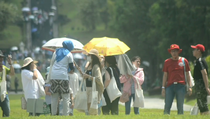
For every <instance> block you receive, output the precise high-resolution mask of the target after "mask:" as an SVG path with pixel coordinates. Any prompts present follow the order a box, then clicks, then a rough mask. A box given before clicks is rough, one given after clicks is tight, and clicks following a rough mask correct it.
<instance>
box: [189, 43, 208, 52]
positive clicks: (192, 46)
mask: <svg viewBox="0 0 210 119" xmlns="http://www.w3.org/2000/svg"><path fill="white" fill-rule="evenodd" d="M191 48H193V49H199V50H200V51H201V52H205V47H204V46H203V45H202V44H197V45H196V46H194V45H191Z"/></svg>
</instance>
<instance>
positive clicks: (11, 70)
mask: <svg viewBox="0 0 210 119" xmlns="http://www.w3.org/2000/svg"><path fill="white" fill-rule="evenodd" d="M7 62H8V64H9V65H10V76H14V75H15V70H14V68H13V66H12V56H11V55H8V58H7Z"/></svg>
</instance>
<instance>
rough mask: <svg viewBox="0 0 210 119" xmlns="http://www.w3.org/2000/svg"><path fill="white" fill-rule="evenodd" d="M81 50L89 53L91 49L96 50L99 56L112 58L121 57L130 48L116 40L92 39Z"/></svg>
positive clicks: (105, 38)
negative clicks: (113, 56)
mask: <svg viewBox="0 0 210 119" xmlns="http://www.w3.org/2000/svg"><path fill="white" fill-rule="evenodd" d="M83 49H84V50H85V51H87V52H89V51H90V50H91V49H97V50H98V52H99V54H100V55H103V56H112V55H121V54H124V53H125V52H127V51H128V50H130V48H129V47H128V46H127V45H126V44H125V43H123V42H122V41H120V40H119V39H117V38H108V37H102V38H93V39H92V40H91V41H90V42H89V43H87V44H86V45H85V46H84V47H83Z"/></svg>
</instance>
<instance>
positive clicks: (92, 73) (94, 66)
mask: <svg viewBox="0 0 210 119" xmlns="http://www.w3.org/2000/svg"><path fill="white" fill-rule="evenodd" d="M87 61H88V62H89V65H88V66H87V68H86V69H87V71H85V73H84V74H83V79H85V80H86V92H87V106H88V111H89V109H90V105H91V100H92V80H93V78H95V82H96V91H98V103H100V101H101V97H102V93H103V91H104V86H103V82H102V76H101V62H100V61H101V60H100V57H99V55H98V51H97V50H96V49H92V50H90V52H89V53H88V56H87ZM97 113H98V112H97ZM87 114H90V115H92V114H91V113H89V112H88V113H87Z"/></svg>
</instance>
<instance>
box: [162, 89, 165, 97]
mask: <svg viewBox="0 0 210 119" xmlns="http://www.w3.org/2000/svg"><path fill="white" fill-rule="evenodd" d="M161 94H162V96H163V97H165V95H166V92H165V88H162V92H161Z"/></svg>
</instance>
